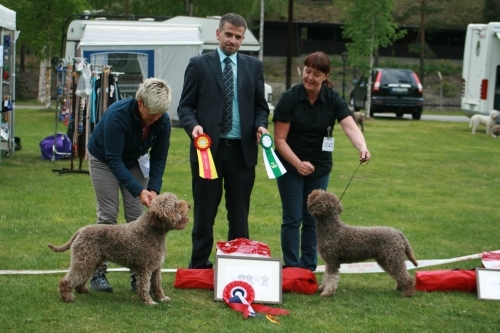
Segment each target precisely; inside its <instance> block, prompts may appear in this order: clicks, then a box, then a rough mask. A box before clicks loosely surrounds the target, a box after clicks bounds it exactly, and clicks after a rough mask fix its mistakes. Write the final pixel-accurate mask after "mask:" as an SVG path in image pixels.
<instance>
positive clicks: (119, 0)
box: [87, 0, 287, 25]
mask: <svg viewBox="0 0 500 333" xmlns="http://www.w3.org/2000/svg"><path fill="white" fill-rule="evenodd" d="M87 1H88V3H89V5H90V6H91V7H92V9H96V10H97V9H103V10H104V13H103V14H105V15H152V16H159V15H161V16H172V17H173V16H181V15H182V16H187V15H189V11H188V7H189V6H188V4H192V8H193V16H196V17H207V16H222V15H224V14H226V13H238V14H240V15H241V16H243V17H244V18H245V19H246V20H247V21H248V24H249V25H250V24H251V22H252V21H253V20H258V19H259V13H260V0H245V1H241V0H148V1H144V0H87ZM286 1H287V0H266V1H265V12H266V13H267V12H269V13H275V12H279V11H280V10H281V8H282V7H283V6H284V4H285V3H286Z"/></svg>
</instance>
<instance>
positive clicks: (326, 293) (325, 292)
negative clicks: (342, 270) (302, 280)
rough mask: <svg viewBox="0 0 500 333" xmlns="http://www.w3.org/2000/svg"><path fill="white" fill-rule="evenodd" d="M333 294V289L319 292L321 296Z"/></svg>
mask: <svg viewBox="0 0 500 333" xmlns="http://www.w3.org/2000/svg"><path fill="white" fill-rule="evenodd" d="M333 294H334V292H333V291H323V292H322V293H321V294H319V295H320V296H321V297H331V296H332V295H333Z"/></svg>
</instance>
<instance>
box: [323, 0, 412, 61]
mask: <svg viewBox="0 0 500 333" xmlns="http://www.w3.org/2000/svg"><path fill="white" fill-rule="evenodd" d="M333 1H334V3H336V4H338V5H340V6H342V8H343V12H344V15H345V17H344V20H345V26H344V27H343V32H342V34H343V36H344V38H347V39H350V40H351V41H352V42H351V43H347V44H346V48H347V51H348V53H349V58H348V62H349V63H350V64H353V65H356V66H359V67H362V68H367V67H368V60H369V57H370V56H372V55H373V54H374V53H375V52H376V51H377V49H378V48H379V47H387V46H389V45H391V44H392V43H393V42H394V41H395V40H397V39H400V38H402V37H403V36H404V35H405V34H406V30H404V29H402V30H399V29H398V26H397V24H396V23H393V18H392V8H393V0H378V1H365V0H333Z"/></svg>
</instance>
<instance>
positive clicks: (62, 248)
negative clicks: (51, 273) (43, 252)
mask: <svg viewBox="0 0 500 333" xmlns="http://www.w3.org/2000/svg"><path fill="white" fill-rule="evenodd" d="M79 233H80V230H78V231H77V232H75V234H74V235H73V236H72V237H71V238H70V240H69V241H68V242H67V243H66V244H64V245H61V246H56V245H54V244H52V243H49V244H47V246H48V247H49V248H50V249H51V250H52V251H54V252H64V251H66V250H68V249H69V248H70V247H71V244H73V242H74V241H75V238H76V236H78V234H79Z"/></svg>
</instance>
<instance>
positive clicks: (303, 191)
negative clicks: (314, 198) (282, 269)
mask: <svg viewBox="0 0 500 333" xmlns="http://www.w3.org/2000/svg"><path fill="white" fill-rule="evenodd" d="M329 179H330V175H329V174H328V175H326V176H322V177H304V176H301V175H299V174H297V173H295V172H287V173H285V174H284V175H283V176H281V177H278V178H277V183H278V190H279V192H280V197H281V205H282V209H283V212H282V218H283V223H282V224H281V250H282V251H283V260H284V262H285V266H290V267H302V268H306V269H309V270H311V271H314V270H316V265H317V262H318V256H317V243H318V238H317V235H316V220H315V219H314V218H313V217H312V216H311V214H309V211H308V210H307V197H308V196H309V194H310V193H311V192H312V191H313V190H315V189H323V190H326V188H327V186H328V180H329ZM301 226H302V228H301ZM299 250H300V254H299Z"/></svg>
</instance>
